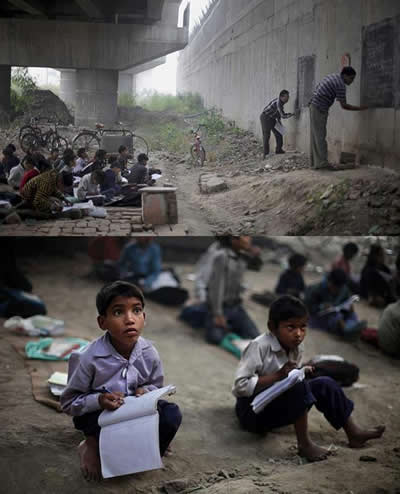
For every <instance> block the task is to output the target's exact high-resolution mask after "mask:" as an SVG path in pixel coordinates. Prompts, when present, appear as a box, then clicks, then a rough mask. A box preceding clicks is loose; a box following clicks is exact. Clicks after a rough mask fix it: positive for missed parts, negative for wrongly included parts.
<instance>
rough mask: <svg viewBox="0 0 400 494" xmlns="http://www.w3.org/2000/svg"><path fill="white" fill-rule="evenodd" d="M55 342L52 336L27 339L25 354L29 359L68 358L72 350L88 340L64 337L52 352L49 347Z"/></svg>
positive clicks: (82, 346)
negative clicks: (32, 339)
mask: <svg viewBox="0 0 400 494" xmlns="http://www.w3.org/2000/svg"><path fill="white" fill-rule="evenodd" d="M55 344H56V342H55V340H54V338H41V339H40V340H39V341H28V343H27V344H26V345H25V353H26V356H27V357H28V358H30V359H40V360H68V359H69V357H70V356H71V353H72V352H73V351H75V350H80V349H82V348H84V347H85V346H86V345H88V344H89V342H88V341H86V340H82V339H81V338H64V339H62V340H61V341H59V342H58V343H57V345H58V348H57V349H56V352H55V354H53V353H52V352H51V347H52V346H54V345H55ZM61 347H63V348H61Z"/></svg>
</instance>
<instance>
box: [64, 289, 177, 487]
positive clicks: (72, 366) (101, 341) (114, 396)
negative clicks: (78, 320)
mask: <svg viewBox="0 0 400 494" xmlns="http://www.w3.org/2000/svg"><path fill="white" fill-rule="evenodd" d="M144 304H145V302H144V297H143V294H142V292H141V291H140V290H139V288H137V287H136V286H135V285H132V284H131V283H127V282H122V281H116V282H114V283H110V284H108V285H106V286H104V287H103V288H102V289H101V290H100V292H99V293H98V294H97V297H96V306H97V310H98V313H99V316H98V318H97V322H98V325H99V327H100V328H101V329H102V330H103V331H105V334H104V335H103V336H101V337H99V338H97V339H96V340H95V341H93V342H92V343H91V344H90V345H88V346H87V347H86V348H85V349H84V350H83V351H82V352H80V353H75V354H73V355H72V356H71V359H70V362H69V369H68V384H67V387H66V389H65V390H64V392H63V393H62V395H61V408H62V409H63V411H64V412H66V413H68V414H69V415H72V416H73V421H74V425H75V427H76V428H77V429H78V430H80V431H82V432H83V433H84V435H85V437H86V439H85V440H84V441H82V442H81V443H80V445H79V447H78V450H79V455H80V460H81V470H82V473H83V475H84V477H85V478H86V479H87V480H100V479H101V468H100V458H99V434H100V427H99V425H98V418H99V415H100V414H101V412H102V411H103V410H111V411H113V410H117V409H118V408H119V407H120V406H121V405H122V404H123V403H124V396H130V395H133V396H140V395H142V394H144V393H147V392H148V391H152V390H154V389H157V388H161V387H162V386H163V381H164V374H163V368H162V364H161V360H160V357H159V355H158V352H157V350H156V349H155V348H154V346H153V345H152V344H151V343H150V342H149V341H148V340H145V339H144V338H142V336H141V333H142V330H143V327H144V325H145V317H146V316H145V312H144ZM158 413H159V438H160V454H161V456H163V455H164V453H165V452H166V450H167V447H168V445H169V444H170V442H171V441H172V439H173V438H174V436H175V434H176V432H177V430H178V428H179V426H180V423H181V420H182V415H181V412H180V410H179V408H178V406H177V405H175V404H173V403H168V402H167V401H165V400H159V402H158Z"/></svg>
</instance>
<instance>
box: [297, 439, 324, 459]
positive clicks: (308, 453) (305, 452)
mask: <svg viewBox="0 0 400 494" xmlns="http://www.w3.org/2000/svg"><path fill="white" fill-rule="evenodd" d="M330 454H331V452H330V451H329V450H328V449H325V448H321V447H320V446H318V445H317V444H315V443H313V442H312V441H310V442H309V443H307V444H304V445H302V446H300V445H299V455H300V456H303V457H304V458H306V459H307V460H308V461H310V462H314V461H323V460H326V459H327V457H328V456H329V455H330Z"/></svg>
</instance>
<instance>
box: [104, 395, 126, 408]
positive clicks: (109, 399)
mask: <svg viewBox="0 0 400 494" xmlns="http://www.w3.org/2000/svg"><path fill="white" fill-rule="evenodd" d="M123 404H124V393H120V392H115V393H103V394H101V395H99V405H100V407H101V408H102V409H103V410H110V411H113V410H117V409H118V408H119V407H120V406H121V405H123Z"/></svg>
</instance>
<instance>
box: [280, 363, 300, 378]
mask: <svg viewBox="0 0 400 494" xmlns="http://www.w3.org/2000/svg"><path fill="white" fill-rule="evenodd" d="M296 368H297V364H296V362H293V361H291V360H289V362H286V364H285V365H284V366H283V367H281V368H280V369H279V371H278V374H279V377H280V378H281V379H284V378H285V377H287V376H288V374H289V372H291V371H292V370H293V369H296Z"/></svg>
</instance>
